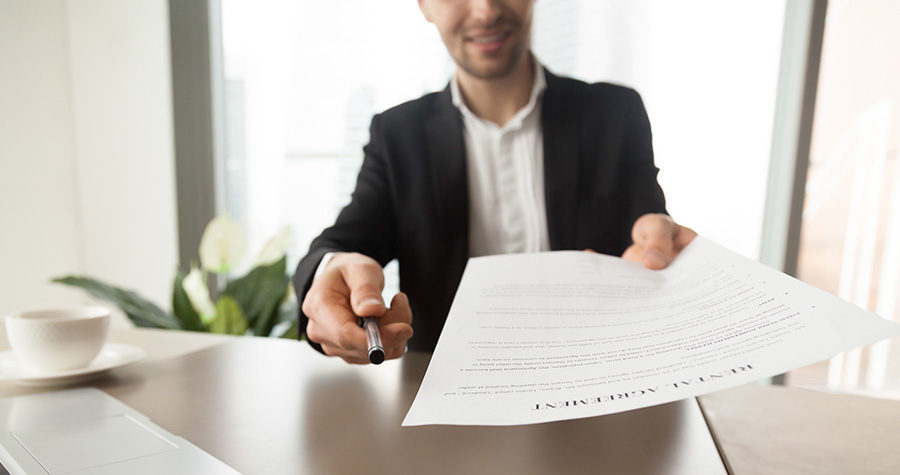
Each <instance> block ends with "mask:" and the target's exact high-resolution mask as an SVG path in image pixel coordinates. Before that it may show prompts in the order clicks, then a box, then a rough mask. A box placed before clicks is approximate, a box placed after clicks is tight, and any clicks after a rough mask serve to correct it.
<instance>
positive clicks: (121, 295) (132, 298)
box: [53, 275, 181, 329]
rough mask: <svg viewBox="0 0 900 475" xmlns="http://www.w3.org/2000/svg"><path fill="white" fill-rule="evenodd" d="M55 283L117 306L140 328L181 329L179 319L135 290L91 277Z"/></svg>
mask: <svg viewBox="0 0 900 475" xmlns="http://www.w3.org/2000/svg"><path fill="white" fill-rule="evenodd" d="M53 282H56V283H59V284H63V285H69V286H72V287H78V288H80V289H82V290H84V291H86V292H87V293H89V294H91V295H93V296H94V297H96V298H98V299H101V300H106V301H107V302H111V303H113V304H115V305H116V306H117V307H119V308H120V309H121V310H122V311H123V312H125V315H127V316H128V318H130V319H131V321H132V322H134V324H135V325H137V326H139V327H149V328H169V329H177V328H181V322H179V321H178V319H176V318H175V317H174V316H172V315H169V314H168V313H166V312H165V311H163V309H161V308H159V307H158V306H157V305H156V304H154V303H153V302H150V301H149V300H147V299H145V298H143V297H141V296H140V295H138V294H137V293H136V292H134V291H133V290H125V289H121V288H119V287H114V286H112V285H109V284H105V283H103V282H100V281H99V280H96V279H92V278H90V277H80V276H72V275H69V276H65V277H59V278H56V279H53Z"/></svg>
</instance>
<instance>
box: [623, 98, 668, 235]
mask: <svg viewBox="0 0 900 475" xmlns="http://www.w3.org/2000/svg"><path fill="white" fill-rule="evenodd" d="M629 92H630V94H631V98H630V101H629V112H630V114H629V116H630V124H629V128H628V132H627V134H628V135H627V137H626V140H625V160H626V166H625V170H624V172H625V177H624V178H625V179H624V181H623V189H622V193H623V196H625V210H626V211H625V213H626V214H625V223H626V224H627V227H626V229H624V232H625V235H624V236H623V240H622V242H626V243H628V244H629V245H630V244H631V242H632V241H631V228H632V227H633V226H634V222H635V221H637V219H638V218H640V217H641V216H643V215H645V214H647V213H664V214H668V212H667V211H666V198H665V196H664V195H663V190H662V188H661V187H660V186H659V182H658V181H657V174H658V173H659V169H658V168H656V165H655V163H654V161H653V136H652V133H651V131H650V120H649V118H648V117H647V110H646V109H645V108H644V102H643V101H642V100H641V96H640V95H639V94H638V93H637V91H634V90H629Z"/></svg>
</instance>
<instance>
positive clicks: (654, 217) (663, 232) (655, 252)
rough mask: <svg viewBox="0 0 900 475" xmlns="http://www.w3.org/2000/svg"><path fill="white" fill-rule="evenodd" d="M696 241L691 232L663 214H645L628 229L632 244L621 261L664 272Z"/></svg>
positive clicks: (694, 235) (694, 234)
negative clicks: (663, 270) (679, 254)
mask: <svg viewBox="0 0 900 475" xmlns="http://www.w3.org/2000/svg"><path fill="white" fill-rule="evenodd" d="M695 237H697V233H696V232H694V230H693V229H690V228H686V227H684V226H680V225H678V224H677V223H675V221H673V220H672V218H671V217H669V216H667V215H665V214H645V215H643V216H641V217H640V218H638V220H637V221H635V223H634V227H632V229H631V239H632V240H633V241H634V244H632V245H631V246H629V247H628V249H626V250H625V253H624V254H622V258H624V259H628V260H630V261H635V262H641V263H643V264H644V266H646V267H647V268H649V269H663V268H665V267H667V266H668V265H669V264H670V263H671V262H672V260H673V259H674V258H675V256H677V255H678V253H679V252H681V251H682V249H684V248H685V247H686V246H687V245H688V244H690V242H691V241H692V240H693V239H694V238H695Z"/></svg>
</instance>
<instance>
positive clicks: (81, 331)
mask: <svg viewBox="0 0 900 475" xmlns="http://www.w3.org/2000/svg"><path fill="white" fill-rule="evenodd" d="M107 333H109V310H107V309H105V308H103V307H72V308H65V309H54V310H33V311H27V312H19V313H14V314H11V315H7V316H6V337H7V338H8V339H9V346H11V347H12V350H13V353H15V355H16V359H18V360H19V362H20V363H22V365H23V366H24V367H25V369H27V370H29V371H31V372H37V373H52V372H57V371H65V370H71V369H77V368H83V367H85V366H87V365H88V364H90V363H91V361H93V360H94V358H96V357H97V355H98V354H100V350H101V349H103V344H104V343H105V342H106V335H107Z"/></svg>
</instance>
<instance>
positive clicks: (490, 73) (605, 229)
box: [294, 0, 696, 363]
mask: <svg viewBox="0 0 900 475" xmlns="http://www.w3.org/2000/svg"><path fill="white" fill-rule="evenodd" d="M533 6H534V1H533V0H494V1H490V0H419V8H420V9H421V10H422V13H423V14H424V15H425V18H426V19H427V20H428V21H430V22H432V23H433V24H434V25H435V26H436V27H437V29H438V31H439V32H440V35H441V38H442V40H443V42H444V44H445V45H446V47H447V50H448V52H449V53H450V55H451V56H452V57H453V59H454V60H455V62H456V64H457V73H456V75H455V76H454V78H453V79H452V80H451V84H450V85H449V86H448V87H447V88H446V89H445V90H444V91H442V92H439V93H433V94H428V95H426V96H424V97H422V98H420V99H418V100H415V101H411V102H408V103H405V104H402V105H400V106H397V107H394V108H392V109H389V110H387V111H385V112H383V113H381V114H379V115H376V116H375V117H374V118H373V119H372V127H371V138H370V142H369V144H368V145H366V147H365V148H364V152H365V158H364V160H363V164H362V168H361V170H360V172H359V177H358V181H357V185H356V190H355V191H354V193H353V197H352V200H351V203H350V204H349V205H347V207H345V208H344V209H343V210H342V211H341V213H340V215H339V216H338V218H337V221H336V222H335V224H334V225H333V226H332V227H330V228H328V229H326V230H325V231H324V232H323V233H322V234H321V235H320V236H319V237H318V238H316V239H315V240H314V241H313V243H312V245H311V246H310V250H309V253H308V254H307V256H306V257H305V258H304V259H303V260H302V261H301V262H300V265H299V266H298V268H297V272H296V274H295V276H294V285H295V287H296V291H297V295H298V297H299V298H300V299H301V301H302V311H301V315H300V330H301V332H303V331H304V330H305V332H306V335H307V337H308V340H309V341H310V343H311V344H312V345H313V347H314V348H316V349H318V350H319V351H322V352H324V353H325V354H327V355H331V356H338V357H341V358H343V359H344V360H345V361H347V362H349V363H367V362H368V359H367V357H366V350H367V348H366V337H365V333H364V332H363V330H362V329H361V328H360V327H359V326H358V324H357V317H361V316H373V317H380V320H379V322H380V323H379V327H380V330H381V338H382V342H383V344H384V347H385V352H386V353H387V355H386V356H387V358H388V359H390V358H397V357H399V356H401V355H402V354H403V352H404V348H405V347H406V346H407V343H408V346H409V348H410V349H415V350H425V351H431V350H433V349H434V346H435V344H436V343H437V339H438V336H439V335H440V332H441V328H442V327H443V323H444V319H445V318H446V316H447V313H448V311H449V308H450V304H451V302H452V300H453V295H454V293H455V291H456V287H457V286H458V284H459V281H460V278H461V276H462V272H463V269H464V268H465V265H466V261H467V259H468V258H469V257H472V256H478V255H485V254H496V253H505V252H538V251H547V250H560V249H591V250H595V251H597V252H602V253H606V254H613V255H620V254H621V255H622V256H623V257H624V258H626V259H630V260H634V261H638V262H643V263H644V265H646V266H647V267H649V268H652V269H660V268H663V267H665V266H667V265H668V263H669V262H671V260H672V259H673V258H674V257H675V255H676V254H677V253H678V252H679V251H680V250H681V249H683V248H684V246H686V245H687V244H688V243H689V242H690V241H691V239H693V237H694V236H695V235H696V233H694V232H693V231H691V230H690V229H688V228H684V227H681V226H678V225H677V224H675V222H674V221H672V220H671V218H669V217H668V216H666V215H665V212H666V211H665V199H664V197H663V193H662V190H661V189H660V187H659V185H658V183H657V181H656V175H657V172H658V170H657V168H656V167H655V166H654V163H653V151H652V146H651V137H650V124H649V121H648V119H647V115H646V112H645V111H644V107H643V104H642V102H641V100H640V97H639V96H638V94H637V93H636V92H634V91H633V90H630V89H627V88H623V87H618V86H613V85H610V84H593V85H589V84H585V83H582V82H580V81H575V80H572V79H568V78H562V77H557V76H555V75H553V74H551V73H549V72H548V71H546V70H544V68H542V67H541V66H540V64H539V63H538V62H537V60H536V59H535V58H534V56H533V55H531V53H530V34H531V20H532V14H533ZM394 258H396V259H397V260H398V261H399V268H400V287H401V289H402V290H403V292H401V293H399V294H397V295H396V296H395V297H394V298H393V300H392V301H391V304H390V306H389V307H386V306H385V304H384V302H383V301H382V299H381V292H382V289H383V287H384V276H383V273H382V267H383V266H384V265H385V264H386V263H387V262H389V261H390V260H392V259H394ZM413 315H415V316H416V323H415V327H416V337H415V338H411V337H412V335H413V324H412V317H413Z"/></svg>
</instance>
